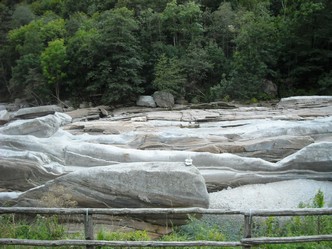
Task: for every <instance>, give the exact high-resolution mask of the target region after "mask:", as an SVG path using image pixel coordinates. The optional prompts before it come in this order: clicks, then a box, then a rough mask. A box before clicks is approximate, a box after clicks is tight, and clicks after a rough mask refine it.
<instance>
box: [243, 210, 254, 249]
mask: <svg viewBox="0 0 332 249" xmlns="http://www.w3.org/2000/svg"><path fill="white" fill-rule="evenodd" d="M251 223H252V216H251V214H245V215H244V234H243V238H245V239H248V238H251V228H252V226H251ZM250 248H251V245H245V246H243V249H250Z"/></svg>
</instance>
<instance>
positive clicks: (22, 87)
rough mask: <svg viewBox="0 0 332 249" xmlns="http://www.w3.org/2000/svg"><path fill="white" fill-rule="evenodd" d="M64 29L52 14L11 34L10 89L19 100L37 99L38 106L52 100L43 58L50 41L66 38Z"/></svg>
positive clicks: (63, 22)
mask: <svg viewBox="0 0 332 249" xmlns="http://www.w3.org/2000/svg"><path fill="white" fill-rule="evenodd" d="M64 26H65V21H64V20H63V19H59V18H57V16H55V15H54V14H52V13H50V14H48V15H46V16H44V17H42V18H40V19H36V20H34V21H32V22H30V23H29V24H27V25H23V26H21V27H19V28H16V29H13V30H11V31H10V32H9V33H8V39H9V43H8V48H9V50H10V51H12V54H11V56H12V62H11V63H12V64H11V67H12V77H11V80H10V89H11V91H12V93H13V94H15V95H16V97H20V96H24V97H27V96H30V97H32V96H34V98H37V99H39V102H40V101H42V99H44V100H46V99H48V98H49V96H48V95H49V92H48V87H47V86H45V85H44V84H43V83H44V80H45V78H44V75H43V73H42V68H41V63H40V62H41V60H40V56H41V53H42V52H43V51H44V49H45V47H46V46H47V44H48V42H49V41H52V40H55V39H57V38H61V37H64V36H65V28H64ZM37 96H38V97H37Z"/></svg>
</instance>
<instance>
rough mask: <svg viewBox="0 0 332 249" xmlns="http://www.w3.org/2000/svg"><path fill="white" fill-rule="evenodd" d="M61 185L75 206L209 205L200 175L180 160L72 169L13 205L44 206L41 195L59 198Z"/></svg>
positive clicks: (25, 195)
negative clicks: (178, 161) (179, 161)
mask: <svg viewBox="0 0 332 249" xmlns="http://www.w3.org/2000/svg"><path fill="white" fill-rule="evenodd" d="M61 187H63V188H64V189H65V190H66V194H69V195H70V196H71V197H72V198H71V199H72V200H73V201H76V202H77V205H78V206H79V207H96V208H97V207H99V208H101V207H103V208H109V207H115V208H121V207H128V208H130V207H132V208H133V207H137V208H140V207H172V208H173V207H203V208H208V207H209V196H208V193H207V190H206V186H205V182H204V178H203V177H202V176H201V174H200V172H199V170H198V169H196V168H195V167H193V166H191V167H188V166H185V165H184V163H155V162H151V163H132V164H121V165H115V166H112V167H94V168H88V169H85V170H80V171H76V172H72V173H69V174H67V175H65V176H62V177H58V178H57V179H55V180H53V181H49V182H48V183H46V184H45V185H42V186H40V187H39V188H35V189H32V190H30V191H27V192H25V193H23V194H22V195H20V197H19V198H18V200H17V204H16V205H17V206H47V205H48V203H45V200H47V198H46V199H45V198H43V197H44V196H45V195H47V194H53V195H54V196H57V198H61V195H60V196H58V194H57V193H56V191H57V189H59V188H61ZM177 219H180V217H177ZM181 219H186V217H182V218H181ZM154 222H155V220H154ZM182 222H183V221H182Z"/></svg>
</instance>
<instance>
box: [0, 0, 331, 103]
mask: <svg viewBox="0 0 332 249" xmlns="http://www.w3.org/2000/svg"><path fill="white" fill-rule="evenodd" d="M331 37H332V1H330V0H191V1H188V0H178V1H176V0H158V1H156V0H131V1H129V0H102V1H101V0H81V1H77V0H25V1H24V0H1V2H0V96H2V98H1V99H2V100H4V99H5V98H6V99H8V100H10V99H11V100H13V99H15V98H18V97H19V98H22V97H24V98H28V99H29V100H30V101H34V102H36V104H46V103H51V102H56V101H57V99H61V100H64V99H70V100H72V101H74V102H77V103H79V102H81V101H92V102H94V103H95V104H116V103H121V104H126V103H131V102H132V101H134V100H136V98H137V96H138V95H140V94H151V93H153V92H154V91H156V90H168V91H170V92H172V93H173V94H174V95H175V96H176V97H177V98H181V99H186V100H188V101H190V102H194V101H215V100H231V99H240V100H248V99H249V100H250V99H258V100H266V99H269V98H271V97H276V96H270V95H269V94H267V93H265V92H264V91H263V89H262V84H263V83H264V82H273V83H274V84H276V85H277V86H278V89H279V91H278V95H279V96H278V97H285V96H290V95H304V94H318V95H328V94H329V95H331V94H332V72H331V68H332V65H331V58H332V51H331V49H332V41H331Z"/></svg>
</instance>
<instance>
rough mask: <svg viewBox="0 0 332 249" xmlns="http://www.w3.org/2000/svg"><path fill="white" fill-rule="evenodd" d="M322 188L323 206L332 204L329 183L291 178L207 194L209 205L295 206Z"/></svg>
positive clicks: (241, 207) (244, 207)
mask: <svg viewBox="0 0 332 249" xmlns="http://www.w3.org/2000/svg"><path fill="white" fill-rule="evenodd" d="M319 189H320V190H321V191H323V193H324V197H325V205H326V206H327V207H332V182H323V181H314V180H291V181H282V182H274V183H267V184H253V185H245V186H241V187H237V188H233V189H225V190H222V191H220V192H215V193H210V208H221V209H227V210H247V209H282V208H297V207H298V205H299V203H301V202H303V203H310V202H311V200H312V198H313V197H314V196H315V194H316V193H317V191H318V190H319Z"/></svg>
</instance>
